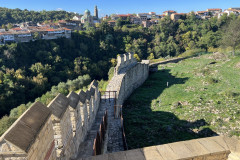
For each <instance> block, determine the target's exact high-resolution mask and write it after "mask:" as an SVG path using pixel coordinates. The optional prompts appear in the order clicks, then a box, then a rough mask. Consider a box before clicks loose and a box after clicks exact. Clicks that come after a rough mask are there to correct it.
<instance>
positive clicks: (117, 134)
mask: <svg viewBox="0 0 240 160" xmlns="http://www.w3.org/2000/svg"><path fill="white" fill-rule="evenodd" d="M102 97H105V96H102ZM106 97H109V95H106ZM106 109H107V111H108V126H107V134H108V136H107V137H108V142H107V150H106V151H104V152H105V153H112V152H117V151H123V150H124V149H123V141H122V134H121V120H120V118H118V119H115V118H114V98H113V95H111V96H110V100H109V98H106V99H105V98H103V99H102V100H101V104H100V106H99V109H98V112H97V115H96V119H95V121H94V123H93V125H92V127H91V130H90V131H89V132H88V133H87V136H86V139H85V141H84V142H83V143H81V144H80V147H79V153H78V156H77V158H76V160H78V159H81V158H86V157H90V156H92V154H93V149H92V148H93V143H94V139H95V137H96V135H97V131H98V130H99V126H100V123H101V120H102V117H103V116H104V113H105V111H106Z"/></svg>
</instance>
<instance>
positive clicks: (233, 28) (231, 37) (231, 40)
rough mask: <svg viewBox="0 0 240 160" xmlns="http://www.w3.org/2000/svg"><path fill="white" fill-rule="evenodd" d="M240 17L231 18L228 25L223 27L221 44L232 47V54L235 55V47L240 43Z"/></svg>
mask: <svg viewBox="0 0 240 160" xmlns="http://www.w3.org/2000/svg"><path fill="white" fill-rule="evenodd" d="M239 26H240V19H237V20H232V21H231V22H230V24H229V26H227V27H226V29H224V35H223V37H222V44H223V45H224V46H227V47H232V49H233V56H235V50H236V47H237V46H238V45H239V44H240V27H239Z"/></svg>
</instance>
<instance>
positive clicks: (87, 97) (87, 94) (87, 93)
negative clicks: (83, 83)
mask: <svg viewBox="0 0 240 160" xmlns="http://www.w3.org/2000/svg"><path fill="white" fill-rule="evenodd" d="M86 99H87V100H90V99H91V92H90V91H89V90H87V91H86Z"/></svg>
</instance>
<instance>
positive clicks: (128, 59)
mask: <svg viewBox="0 0 240 160" xmlns="http://www.w3.org/2000/svg"><path fill="white" fill-rule="evenodd" d="M117 62H118V63H117V66H116V67H115V69H114V76H113V78H112V80H111V81H110V83H109V85H108V87H107V90H108V91H117V105H122V104H123V102H124V100H125V99H126V98H128V97H129V96H130V95H131V93H132V92H133V91H134V90H135V89H136V88H138V87H139V86H141V85H142V84H143V82H145V80H146V79H147V78H148V75H149V60H142V62H137V60H136V59H135V58H134V57H133V53H126V54H121V55H119V56H118V57H117Z"/></svg>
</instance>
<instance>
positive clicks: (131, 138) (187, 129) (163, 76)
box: [123, 70, 217, 149]
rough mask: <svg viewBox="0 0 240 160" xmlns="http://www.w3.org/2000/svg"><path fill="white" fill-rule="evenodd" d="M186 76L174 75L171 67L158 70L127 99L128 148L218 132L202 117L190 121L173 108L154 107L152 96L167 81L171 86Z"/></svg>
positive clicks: (162, 87) (181, 82) (165, 86)
mask: <svg viewBox="0 0 240 160" xmlns="http://www.w3.org/2000/svg"><path fill="white" fill-rule="evenodd" d="M187 80H188V78H176V77H174V76H173V75H171V73H170V70H162V71H158V72H155V73H153V74H151V75H150V76H149V78H148V80H147V81H146V82H145V83H144V84H143V85H142V86H141V87H139V88H138V89H137V90H136V91H135V92H134V93H133V94H132V95H131V96H130V97H129V98H128V100H126V101H125V103H124V107H123V118H124V126H125V132H126V139H127V143H128V147H129V149H134V148H142V147H146V146H152V145H160V144H166V143H171V142H177V141H184V140H190V139H195V138H201V137H209V136H214V135H217V134H216V133H215V132H213V131H212V130H211V129H209V128H204V127H203V126H206V125H208V124H207V123H206V122H205V120H203V119H201V120H197V121H195V122H189V121H186V120H180V119H179V118H178V117H177V116H175V115H174V114H173V113H170V112H163V111H152V109H151V102H152V100H154V99H156V98H157V97H158V96H159V95H160V94H161V93H162V92H163V91H164V89H166V88H167V82H168V84H169V85H168V87H171V86H172V85H176V84H184V83H185V82H186V81H187ZM200 127H202V128H201V130H199V129H200Z"/></svg>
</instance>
